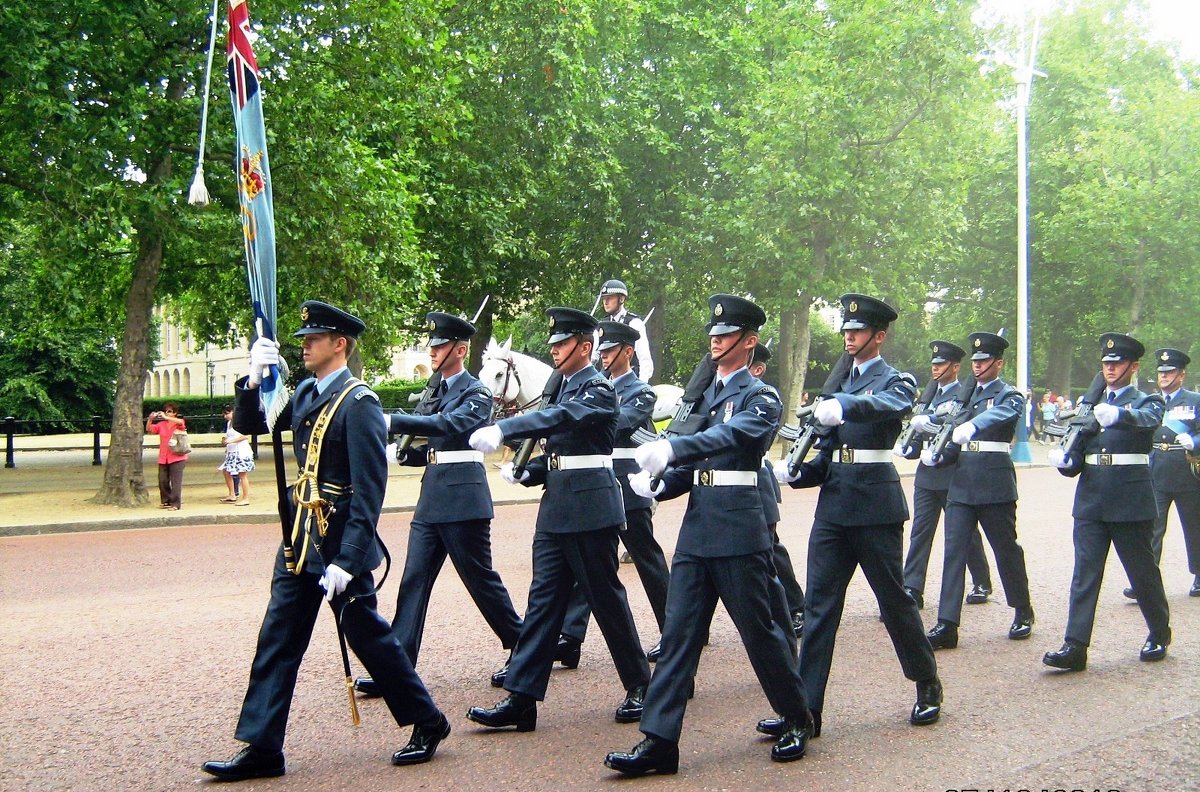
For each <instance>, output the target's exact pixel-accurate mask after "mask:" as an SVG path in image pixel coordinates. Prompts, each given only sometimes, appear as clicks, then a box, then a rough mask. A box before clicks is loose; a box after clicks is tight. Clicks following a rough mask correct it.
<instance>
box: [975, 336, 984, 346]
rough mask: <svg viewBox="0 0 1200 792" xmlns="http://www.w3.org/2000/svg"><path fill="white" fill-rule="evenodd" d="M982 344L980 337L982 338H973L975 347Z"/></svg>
mask: <svg viewBox="0 0 1200 792" xmlns="http://www.w3.org/2000/svg"><path fill="white" fill-rule="evenodd" d="M982 345H983V339H982V338H976V339H975V347H976V348H979V347H980V346H982Z"/></svg>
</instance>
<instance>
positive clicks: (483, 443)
mask: <svg viewBox="0 0 1200 792" xmlns="http://www.w3.org/2000/svg"><path fill="white" fill-rule="evenodd" d="M467 442H468V443H470V444H471V448H474V449H475V450H476V451H479V452H482V453H484V454H490V453H492V452H493V451H495V450H496V449H497V448H499V447H500V444H501V443H503V442H504V432H503V431H501V429H500V427H499V426H497V425H496V424H492V425H491V426H485V427H483V428H482V429H476V430H475V431H474V432H473V433H472V434H471V437H470V438H469V439H468V440H467Z"/></svg>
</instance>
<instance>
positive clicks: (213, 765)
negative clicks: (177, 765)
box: [200, 745, 284, 781]
mask: <svg viewBox="0 0 1200 792" xmlns="http://www.w3.org/2000/svg"><path fill="white" fill-rule="evenodd" d="M200 769H201V770H203V771H204V772H206V773H208V774H209V775H214V776H216V777H217V778H219V779H221V780H222V781H245V780H246V779H248V778H275V777H276V776H281V775H283V772H284V761H283V751H260V750H259V749H257V748H255V747H254V746H253V745H247V746H246V747H245V748H243V749H242V750H240V751H238V753H237V755H236V756H234V757H233V758H232V759H230V760H229V761H228V762H205V763H204V764H203V766H201V768H200Z"/></svg>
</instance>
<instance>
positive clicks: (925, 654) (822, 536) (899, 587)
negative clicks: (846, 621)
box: [759, 294, 942, 736]
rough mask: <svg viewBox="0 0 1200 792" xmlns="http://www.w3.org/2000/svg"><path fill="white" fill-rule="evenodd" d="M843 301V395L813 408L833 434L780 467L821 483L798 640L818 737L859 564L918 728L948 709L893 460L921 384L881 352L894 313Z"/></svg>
mask: <svg viewBox="0 0 1200 792" xmlns="http://www.w3.org/2000/svg"><path fill="white" fill-rule="evenodd" d="M841 303H842V339H843V342H844V344H845V349H846V352H847V353H848V354H849V355H851V356H852V357H853V358H854V366H853V368H852V369H851V371H850V373H849V375H848V377H847V379H846V380H845V381H844V382H843V383H842V384H841V385H840V386H839V387H838V390H837V392H836V393H835V394H834V395H833V396H832V397H830V398H826V399H821V400H820V401H819V402H818V404H817V405H816V407H815V410H814V413H813V416H814V418H815V419H816V420H817V421H819V422H820V423H821V424H822V425H824V426H827V427H832V428H833V431H832V433H831V434H830V435H829V437H827V438H825V439H824V440H823V441H822V442H821V447H820V453H819V454H818V455H817V457H816V459H814V460H813V461H812V462H807V463H805V464H804V465H803V466H801V469H800V474H799V476H796V477H793V476H792V475H791V474H790V473H789V471H788V465H787V460H782V461H780V462H778V463H776V465H775V477H776V478H777V479H779V481H780V483H787V484H790V485H791V486H792V487H793V488H794V489H800V488H803V487H816V486H820V487H821V494H820V497H819V498H818V499H817V509H816V515H815V519H814V520H813V527H812V532H811V533H810V534H809V539H808V597H807V598H806V600H805V611H804V638H803V640H802V641H801V644H800V675H801V676H802V677H803V678H804V684H805V686H806V689H807V692H808V701H809V706H810V707H811V708H812V713H813V719H814V735H813V736H820V734H821V713H822V709H823V707H824V704H825V686H826V684H827V683H828V681H829V667H830V665H831V663H832V661H833V644H834V639H835V638H836V636H837V628H838V624H839V622H840V621H841V617H842V609H843V607H844V605H845V602H846V586H847V585H848V584H849V583H850V578H851V577H852V576H853V575H854V570H855V567H862V571H863V574H864V575H865V576H866V578H867V582H868V583H869V584H870V586H871V589H872V590H873V591H874V592H875V597H876V598H877V599H878V600H879V610H880V614H881V616H882V617H883V623H884V626H885V627H886V628H887V631H888V634H889V635H890V636H891V639H892V644H893V645H894V646H895V648H896V656H897V657H898V658H899V659H900V666H901V668H902V669H903V671H904V675H905V676H906V677H908V678H909V679H911V680H913V681H914V682H916V686H917V700H916V703H915V704H914V705H913V708H912V712H911V713H910V714H909V721H910V722H911V723H912V724H913V725H917V726H924V725H927V724H931V723H935V722H936V721H937V720H938V718H939V717H940V715H941V705H942V683H941V682H940V681H939V680H938V675H937V661H936V660H935V659H934V657H933V649H932V648H931V647H930V646H929V641H928V640H926V638H925V628H924V627H923V626H922V625H921V613H920V611H919V610H918V609H917V603H915V602H913V600H912V598H910V597H909V596H908V595H907V594H905V593H904V583H903V578H902V573H901V562H902V560H903V557H904V521H905V520H907V519H908V503H907V501H906V500H905V498H904V490H903V489H902V488H901V486H900V474H899V473H897V472H896V466H895V465H894V464H892V456H891V449H892V446H893V445H895V443H896V439H897V438H898V437H899V436H900V429H901V423H902V420H903V418H904V416H905V414H906V413H908V411H909V410H910V409H912V404H913V400H914V398H915V396H916V382H915V381H914V380H913V378H912V377H911V376H910V375H907V374H901V373H900V372H899V371H897V370H896V369H894V368H892V367H891V366H889V365H888V363H887V361H885V360H884V359H883V358H882V357H881V356H880V354H879V351H880V347H881V346H882V344H883V342H884V340H885V339H886V338H887V328H888V325H890V324H891V323H892V322H893V321H894V320H895V319H896V312H895V310H893V309H892V307H891V306H889V305H887V304H886V303H884V302H882V301H881V300H877V299H875V298H873V297H868V296H865V295H862V294H844V295H842V297H841ZM774 727H775V724H774V722H772V721H770V720H767V721H764V722H762V723H760V724H759V730H760V731H764V732H768V733H769V732H770V730H771V729H773V728H774Z"/></svg>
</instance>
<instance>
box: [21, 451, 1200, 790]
mask: <svg viewBox="0 0 1200 792" xmlns="http://www.w3.org/2000/svg"><path fill="white" fill-rule="evenodd" d="M1019 478H1020V486H1021V492H1022V496H1023V497H1022V501H1021V506H1020V516H1019V519H1020V523H1019V530H1020V534H1021V537H1022V542H1023V544H1024V546H1025V549H1026V553H1027V556H1028V559H1029V568H1030V575H1031V584H1032V589H1033V599H1034V604H1035V607H1036V609H1037V615H1038V622H1037V625H1036V627H1035V629H1034V636H1033V638H1032V639H1031V640H1029V641H1026V642H1012V641H1008V640H1006V639H1005V638H1004V634H1005V631H1006V629H1007V627H1008V624H1009V621H1010V615H1011V611H1010V610H1009V609H1008V608H1006V607H1005V606H1003V605H1002V604H1000V603H996V602H993V603H989V604H988V605H983V606H972V607H968V608H966V609H965V610H964V615H963V619H964V623H963V626H962V630H961V639H962V640H961V643H960V648H958V649H956V650H951V651H947V652H940V653H939V654H938V660H939V663H940V666H941V674H942V678H943V680H944V682H945V686H946V704H945V711H944V715H943V717H942V721H941V722H940V723H939V724H938V725H936V726H933V727H931V728H927V729H915V728H913V727H911V726H909V725H908V724H907V720H906V719H907V714H908V710H909V707H910V706H911V704H912V699H913V689H912V686H911V684H910V683H908V682H907V681H906V680H905V679H904V678H903V676H902V675H901V673H900V670H899V667H898V664H897V662H896V660H895V657H894V655H893V653H892V649H891V646H890V643H889V642H888V640H887V637H886V634H885V632H884V630H883V627H882V625H881V624H880V623H879V622H878V621H877V619H876V613H877V610H876V605H875V603H874V600H873V597H872V595H871V593H870V591H869V589H868V587H867V586H866V584H865V583H864V582H863V580H862V578H861V576H856V578H855V580H854V581H853V582H852V584H851V588H850V593H849V598H848V602H847V607H846V614H845V618H844V621H843V627H842V630H841V633H840V641H839V645H838V651H837V655H836V657H835V660H834V668H833V675H832V678H831V680H830V692H829V697H828V701H827V709H826V712H825V734H824V736H822V737H821V738H820V739H819V740H816V741H814V742H813V744H812V747H811V748H810V752H809V755H808V756H807V757H806V758H805V759H804V760H803V761H800V762H797V763H793V764H789V765H778V764H774V763H772V762H770V761H769V759H768V758H767V757H768V751H769V747H770V743H769V742H768V741H766V740H763V739H760V738H759V737H758V736H757V735H756V734H755V733H754V723H755V721H756V720H757V719H758V718H759V717H762V716H765V715H767V714H769V713H768V706H767V703H766V701H765V699H764V697H763V695H762V693H761V691H760V690H759V688H758V685H757V683H756V682H755V681H754V677H753V674H752V672H751V670H750V667H749V663H748V661H747V660H746V657H745V654H744V652H743V651H742V649H741V646H740V643H739V641H738V638H737V635H736V632H735V631H734V629H733V626H732V624H731V622H730V621H729V619H728V616H727V615H726V614H725V613H724V612H723V611H718V615H717V619H716V623H715V624H714V627H713V631H712V644H711V645H710V647H709V648H708V649H707V650H706V652H705V654H704V657H703V659H702V663H701V669H700V675H699V679H698V684H697V694H696V699H695V701H694V702H693V703H692V705H691V706H690V707H689V710H688V718H687V721H686V722H685V726H684V728H685V731H684V737H683V742H682V745H681V750H682V757H681V767H680V773H681V774H680V775H679V776H677V777H675V778H662V779H656V778H647V779H643V780H642V781H638V782H622V781H619V780H618V779H617V778H616V777H615V776H614V775H613V774H612V773H610V772H609V771H607V770H606V769H605V768H604V767H603V765H602V760H603V757H604V754H605V752H607V751H609V750H614V749H626V748H628V747H630V746H632V745H633V744H634V743H635V742H636V741H637V740H638V739H639V738H640V735H639V733H638V732H637V731H636V727H635V726H625V725H618V724H616V723H614V722H613V720H612V710H613V708H614V707H615V706H616V705H617V703H619V701H620V699H621V696H622V691H621V689H620V684H619V682H618V680H617V678H616V674H615V673H614V671H613V669H612V664H611V660H610V659H609V658H608V657H607V655H606V652H605V649H604V646H603V641H601V640H599V639H600V636H599V633H598V632H595V631H593V633H592V634H591V636H590V637H589V641H588V643H587V644H586V645H585V647H584V656H583V662H582V664H581V665H580V667H579V669H578V670H575V671H570V670H563V669H559V670H556V671H555V672H554V675H553V678H552V682H551V686H550V691H549V697H548V700H547V702H546V703H545V704H544V705H543V706H542V708H541V711H540V717H539V721H538V729H537V731H536V732H533V733H529V734H516V733H488V732H484V731H482V730H480V729H477V728H475V726H474V725H473V724H471V723H469V722H468V721H467V720H466V718H465V717H464V713H465V712H466V709H467V707H468V706H470V705H473V704H481V703H482V704H490V703H492V702H493V701H495V700H496V699H497V698H498V695H497V691H495V690H494V689H493V688H491V687H489V686H488V683H487V676H488V674H489V672H490V671H492V670H493V669H494V668H495V667H497V666H498V665H499V663H500V662H501V661H502V659H503V653H502V652H501V649H500V646H499V643H498V642H497V641H495V640H494V639H493V638H492V636H491V635H490V634H489V633H487V628H486V626H485V624H484V622H483V620H482V618H481V617H480V616H479V614H478V612H477V611H476V610H475V609H474V607H473V606H472V605H471V603H470V600H469V598H468V597H466V596H465V593H464V591H463V589H462V586H461V584H460V583H459V582H458V580H457V578H456V576H455V575H454V574H453V572H452V571H450V570H447V574H444V575H443V576H442V578H441V580H440V581H439V583H438V586H437V588H436V589H435V592H434V599H433V605H432V610H431V614H430V618H429V623H428V630H427V634H426V639H425V642H424V646H423V649H422V655H421V662H420V665H419V667H418V670H419V671H420V672H421V673H422V675H423V676H424V678H425V680H426V682H427V684H428V685H429V686H430V688H431V690H432V691H433V694H434V697H435V699H436V700H437V701H438V702H439V703H440V705H441V706H442V707H443V708H444V709H445V710H446V711H447V713H449V715H450V719H451V722H452V724H453V727H454V732H453V734H452V735H451V737H450V738H449V739H448V740H447V741H446V742H445V743H444V744H443V745H442V747H441V749H440V750H439V752H438V755H437V758H436V760H435V761H434V762H432V763H430V764H428V765H423V766H419V767H411V768H394V767H392V766H391V765H390V764H389V763H388V757H389V756H390V754H391V752H392V751H394V750H396V749H397V748H398V747H399V746H400V745H402V744H403V743H404V741H405V740H406V738H407V730H405V731H403V732H402V731H400V730H398V729H397V728H396V727H395V726H394V724H393V723H392V721H391V719H390V718H389V717H388V715H387V712H386V709H385V707H384V706H383V704H382V703H381V702H379V701H366V702H363V703H362V711H363V721H364V722H363V725H362V726H361V727H359V728H357V729H356V728H354V727H352V726H351V725H350V722H349V717H348V713H347V708H346V702H345V694H344V692H343V688H342V686H341V680H340V679H339V675H340V661H339V658H338V654H337V649H336V639H335V637H334V631H333V626H332V622H331V619H330V618H329V617H328V616H322V618H321V620H320V622H319V624H318V629H317V632H316V635H315V636H314V639H313V645H312V648H311V649H310V651H309V655H308V657H307V659H306V662H305V664H304V666H303V667H302V668H301V673H300V681H299V685H298V688H297V697H296V701H295V705H294V707H293V710H292V723H291V729H290V731H289V735H288V742H287V746H286V749H287V756H288V767H289V773H288V775H287V776H285V777H284V778H282V779H277V780H274V781H268V782H258V783H245V784H241V785H239V786H238V787H237V788H238V789H244V790H251V789H254V790H258V789H263V790H291V789H297V788H305V789H322V790H324V789H355V790H363V789H384V788H399V787H403V788H429V789H451V788H463V787H466V786H468V785H470V786H472V787H474V788H477V789H487V790H504V789H522V790H526V789H528V790H559V789H597V788H599V789H605V788H610V789H617V788H622V789H624V788H628V785H629V784H630V783H632V784H636V785H637V786H638V788H639V789H640V788H646V789H666V788H674V789H689V790H691V789H747V788H755V789H765V790H769V789H789V790H793V789H805V790H858V789H861V790H891V789H909V790H929V791H930V792H941V791H942V790H948V789H964V788H979V789H986V788H988V787H992V788H1001V789H1003V788H1008V789H1014V790H1015V789H1021V788H1024V789H1029V790H1040V789H1066V790H1071V789H1084V790H1092V789H1102V790H1114V789H1115V790H1121V792H1131V791H1134V790H1195V789H1198V788H1200V711H1198V710H1200V706H1198V697H1197V692H1198V687H1197V682H1196V680H1197V679H1198V678H1200V599H1194V598H1193V599H1189V598H1188V597H1187V596H1186V589H1187V586H1188V584H1189V582H1190V576H1188V575H1187V571H1186V564H1185V562H1184V560H1183V550H1182V540H1181V538H1180V536H1179V532H1178V527H1177V526H1176V524H1175V523H1174V520H1173V521H1172V527H1171V529H1170V533H1169V536H1168V541H1167V545H1166V552H1165V556H1164V566H1165V569H1166V570H1167V572H1166V573H1165V579H1166V583H1167V587H1168V593H1169V597H1170V604H1171V609H1172V621H1173V626H1174V629H1175V643H1174V645H1172V647H1171V653H1170V655H1169V656H1168V658H1167V659H1166V660H1165V661H1164V662H1162V663H1159V664H1143V663H1140V662H1138V660H1137V650H1138V648H1139V646H1140V645H1141V642H1142V640H1143V639H1144V637H1145V627H1144V624H1143V623H1142V621H1141V618H1140V615H1139V612H1138V610H1137V608H1136V607H1135V606H1132V605H1129V604H1127V603H1126V602H1125V601H1124V600H1123V599H1122V597H1121V594H1120V589H1121V588H1122V586H1123V585H1124V579H1123V576H1122V575H1121V574H1120V572H1119V567H1118V566H1117V564H1116V561H1115V558H1112V559H1110V567H1109V569H1110V574H1109V576H1108V578H1107V579H1106V581H1105V585H1104V590H1103V593H1102V595H1101V606H1100V613H1099V615H1098V627H1099V629H1098V631H1097V635H1096V638H1095V642H1094V644H1093V647H1092V650H1091V662H1090V666H1089V669H1088V671H1087V672H1085V673H1083V674H1074V675H1068V676H1061V675H1058V674H1056V673H1054V672H1050V671H1048V670H1045V669H1044V667H1043V666H1042V665H1041V663H1040V657H1041V654H1042V653H1043V652H1044V651H1046V650H1047V649H1051V648H1057V647H1058V645H1059V644H1060V642H1061V638H1062V629H1063V624H1064V622H1065V617H1066V597H1067V587H1068V585H1069V579H1070V573H1071V539H1070V519H1069V511H1070V497H1071V492H1072V489H1073V483H1072V482H1069V481H1067V480H1065V479H1062V478H1061V477H1060V476H1059V475H1058V474H1057V473H1056V472H1055V471H1053V470H1049V469H1045V468H1040V469H1030V470H1022V471H1020V473H1019ZM908 485H909V486H911V480H908ZM785 499H786V501H785V513H786V516H785V520H784V524H783V526H782V527H781V534H782V535H783V538H784V541H785V542H786V543H787V544H788V545H789V546H790V548H791V551H792V556H793V558H794V559H795V560H796V561H797V563H798V564H799V565H800V568H801V569H802V568H803V563H804V558H805V538H806V536H807V529H808V526H809V525H810V523H811V518H812V508H813V504H814V500H815V494H814V493H811V492H795V491H789V492H788V493H786V495H785ZM534 508H535V507H533V506H529V505H510V506H503V507H501V508H500V510H499V514H498V517H497V520H496V524H495V528H494V536H495V544H496V547H495V556H496V564H497V567H498V568H499V569H500V571H501V573H502V575H503V576H504V579H505V581H506V583H507V584H508V585H509V587H510V589H511V590H512V592H513V599H514V601H515V602H516V603H517V605H518V608H519V609H523V607H524V602H525V597H526V592H527V586H528V582H529V575H530V551H529V543H530V536H531V533H532V526H533V519H534V513H535V511H534ZM682 510H683V503H682V502H679V501H676V502H674V503H670V504H665V505H664V506H663V507H662V508H661V509H660V510H659V514H658V516H657V519H656V523H657V525H658V526H659V528H658V530H659V534H660V538H661V539H662V540H663V542H664V544H665V545H667V546H668V549H669V547H670V546H672V545H673V543H674V539H675V535H676V527H677V526H678V524H679V520H680V517H681V515H682ZM408 519H409V516H408V515H407V514H393V515H388V516H386V517H385V518H384V521H383V525H382V533H383V536H384V538H385V540H386V541H387V542H388V544H389V546H390V547H391V548H392V550H393V553H394V554H395V555H396V556H402V555H403V548H404V536H405V531H406V530H407V525H408ZM276 543H277V534H276V530H275V529H274V528H273V527H272V526H271V525H266V524H255V525H204V526H191V527H173V528H151V529H140V530H128V531H107V532H94V533H74V534H63V535H44V536H18V537H7V538H0V596H2V597H3V603H4V609H3V614H4V615H3V629H2V630H0V664H2V665H3V668H4V669H5V671H4V674H3V677H2V678H0V694H2V700H3V702H4V705H5V706H4V710H3V711H4V717H3V718H2V719H0V741H2V744H3V745H4V751H3V758H2V759H0V788H2V789H12V790H18V789H19V790H27V789H29V790H50V789H53V790H60V789H79V790H90V789H98V790H101V789H102V790H109V789H126V788H136V789H154V790H172V789H195V788H196V784H197V783H201V782H202V779H205V778H207V777H206V776H204V775H203V774H202V773H201V772H200V770H199V766H200V764H201V763H202V762H203V761H204V760H206V759H212V758H226V757H228V756H229V755H232V754H233V753H234V752H235V751H236V750H237V748H238V744H237V743H235V742H234V741H233V739H232V731H233V727H234V723H235V721H236V717H237V710H238V707H239V705H240V703H241V698H242V694H243V692H244V689H245V681H246V675H247V673H248V670H249V663H250V658H251V654H252V651H253V645H254V637H255V634H256V632H257V629H258V624H259V621H260V619H261V617H262V612H263V608H264V606H265V604H266V599H267V584H268V576H269V570H270V566H271V558H272V555H273V552H274V549H275V546H276ZM397 563H398V564H399V563H402V559H401V558H397ZM621 574H622V577H623V579H624V580H625V582H626V585H627V586H628V587H629V588H630V594H631V597H630V600H631V603H632V605H633V607H634V615H635V618H636V620H637V623H638V626H639V628H640V629H641V632H642V637H643V640H644V642H645V643H646V644H647V645H650V644H652V643H653V641H654V639H655V637H656V636H655V634H654V621H653V617H652V615H651V613H650V609H649V606H648V604H647V603H646V601H645V597H644V596H643V595H642V593H641V589H640V586H639V584H638V583H637V582H636V575H635V573H634V570H633V568H632V566H629V565H624V566H622V568H621ZM398 579H399V573H398V571H394V572H393V575H392V577H390V578H389V580H388V582H387V585H386V586H385V594H384V598H383V611H384V613H385V614H390V613H391V610H392V606H393V602H394V597H395V592H396V586H397V584H398ZM938 579H939V570H938V569H937V568H936V562H935V568H934V569H933V570H931V586H932V585H933V584H934V582H935V581H937V580H938ZM929 598H930V597H928V596H927V599H929ZM923 615H924V617H925V619H926V621H927V622H929V621H930V620H932V619H933V618H935V616H934V613H933V612H932V611H931V610H930V609H926V610H925V611H924V614H923ZM593 630H594V627H593ZM481 636H483V637H481ZM356 667H357V664H356Z"/></svg>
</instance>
